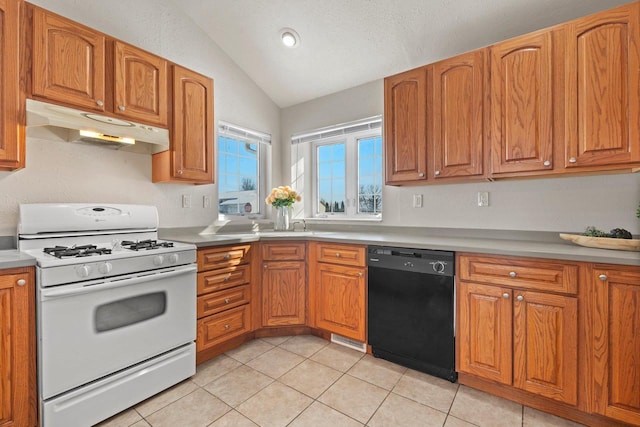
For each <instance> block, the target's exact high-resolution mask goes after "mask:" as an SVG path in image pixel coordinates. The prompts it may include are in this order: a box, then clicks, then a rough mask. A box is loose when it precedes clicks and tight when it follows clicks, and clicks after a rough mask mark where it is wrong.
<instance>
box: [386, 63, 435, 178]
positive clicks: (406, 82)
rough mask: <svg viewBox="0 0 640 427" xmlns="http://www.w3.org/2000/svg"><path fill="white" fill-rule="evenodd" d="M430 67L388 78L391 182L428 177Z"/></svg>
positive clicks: (388, 133)
mask: <svg viewBox="0 0 640 427" xmlns="http://www.w3.org/2000/svg"><path fill="white" fill-rule="evenodd" d="M428 72H430V70H429V69H428V68H426V67H422V68H418V69H415V70H411V71H407V72H405V73H402V74H397V75H395V76H392V77H387V78H386V79H385V80H384V144H385V146H384V149H385V153H384V155H385V159H386V160H385V161H386V169H385V174H386V182H387V184H401V183H403V182H407V181H420V180H425V179H427V146H426V140H427V128H426V126H427V111H426V110H427V74H428Z"/></svg>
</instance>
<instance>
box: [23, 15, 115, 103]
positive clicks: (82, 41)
mask: <svg viewBox="0 0 640 427" xmlns="http://www.w3.org/2000/svg"><path fill="white" fill-rule="evenodd" d="M31 10H32V11H33V35H32V37H33V40H32V43H33V44H32V52H31V53H32V64H33V68H32V72H31V76H32V84H31V94H32V95H33V96H34V97H42V98H44V99H47V100H52V101H56V102H60V103H62V104H66V105H70V106H75V107H80V108H84V109H89V110H94V111H100V112H104V111H106V108H107V107H106V99H105V96H106V89H105V81H106V68H105V67H106V65H105V52H106V37H105V36H104V35H103V34H101V33H98V32H96V31H94V30H92V29H90V28H87V27H85V26H84V25H80V24H78V23H75V22H73V21H71V20H68V19H65V18H63V17H61V16H58V15H55V14H52V13H50V12H47V11H45V10H43V9H40V8H36V7H32V8H31Z"/></svg>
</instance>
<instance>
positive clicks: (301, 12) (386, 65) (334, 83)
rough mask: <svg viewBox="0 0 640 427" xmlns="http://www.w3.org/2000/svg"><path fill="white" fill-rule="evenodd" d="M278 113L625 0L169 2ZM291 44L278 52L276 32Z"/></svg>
mask: <svg viewBox="0 0 640 427" xmlns="http://www.w3.org/2000/svg"><path fill="white" fill-rule="evenodd" d="M169 1H172V2H173V3H174V5H175V6H176V8H178V9H180V10H182V11H183V12H184V13H186V14H187V15H188V16H190V17H191V18H192V19H193V20H194V22H195V23H196V24H197V25H199V26H200V27H201V28H202V29H203V30H204V31H205V32H206V33H207V34H208V35H209V36H210V37H211V39H212V40H214V41H215V42H216V43H217V44H218V45H219V46H220V47H221V48H222V49H223V50H224V51H225V52H226V53H227V54H228V55H229V56H230V57H231V58H232V59H233V60H234V61H235V62H236V63H237V64H238V65H239V66H240V67H241V68H242V69H243V70H244V71H245V72H246V73H247V74H248V75H249V76H250V77H251V79H253V80H254V81H255V82H256V83H257V84H258V86H260V87H261V88H262V89H263V90H264V91H265V93H267V95H268V96H269V97H271V99H272V100H273V101H274V102H275V103H276V104H278V105H279V106H280V107H282V108H284V107H288V106H291V105H295V104H298V103H301V102H304V101H308V100H311V99H314V98H318V97H320V96H324V95H328V94H330V93H334V92H338V91H341V90H343V89H347V88H350V87H353V86H357V85H360V84H363V83H367V82H369V81H373V80H377V79H380V78H383V77H385V76H388V75H391V74H395V73H397V72H400V71H404V70H407V69H410V68H414V67H417V66H420V65H423V64H427V63H430V62H434V61H436V60H439V59H442V58H446V57H449V56H453V55H456V54H458V53H462V52H466V51H469V50H472V49H475V48H479V47H482V46H486V45H488V44H491V43H493V42H496V41H500V40H505V39H507V38H510V37H513V36H517V35H520V34H525V33H527V32H530V31H533V30H537V29H540V28H544V27H547V26H550V25H554V24H557V23H560V22H563V21H567V20H569V19H572V18H575V17H579V16H583V15H587V14H589V13H592V12H595V11H598V10H604V9H608V8H611V7H614V6H617V5H621V4H625V3H628V2H629V0H169ZM285 27H290V28H293V29H294V30H296V31H297V32H298V34H299V35H300V38H301V45H300V46H299V47H297V48H295V49H287V48H285V47H283V45H282V44H281V42H280V40H279V33H280V30H281V29H282V28H285Z"/></svg>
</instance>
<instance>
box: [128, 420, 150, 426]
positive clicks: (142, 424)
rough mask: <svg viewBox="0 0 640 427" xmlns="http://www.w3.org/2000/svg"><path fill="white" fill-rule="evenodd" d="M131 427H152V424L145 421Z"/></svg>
mask: <svg viewBox="0 0 640 427" xmlns="http://www.w3.org/2000/svg"><path fill="white" fill-rule="evenodd" d="M131 427H151V424H149V423H148V422H146V421H145V420H140V421H138V422H137V423H135V424H131Z"/></svg>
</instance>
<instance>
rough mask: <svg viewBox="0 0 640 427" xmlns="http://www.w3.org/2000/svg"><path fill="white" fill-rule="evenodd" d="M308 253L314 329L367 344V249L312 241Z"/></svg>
mask: <svg viewBox="0 0 640 427" xmlns="http://www.w3.org/2000/svg"><path fill="white" fill-rule="evenodd" d="M309 253H310V257H309V258H310V264H311V268H312V272H311V274H310V293H309V294H310V297H309V300H310V301H309V305H310V307H312V310H311V311H312V313H313V319H312V320H311V321H312V324H313V325H312V326H314V327H316V328H319V329H324V330H326V331H329V332H333V333H336V334H338V335H342V336H345V337H348V338H352V339H354V340H357V341H362V342H365V341H366V340H367V333H366V319H367V311H366V310H367V296H366V289H367V286H366V283H367V282H366V280H367V279H366V278H367V274H366V273H367V269H366V266H365V262H366V261H365V253H366V248H365V247H364V246H357V245H344V244H332V243H324V242H312V243H311V244H310V250H309Z"/></svg>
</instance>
